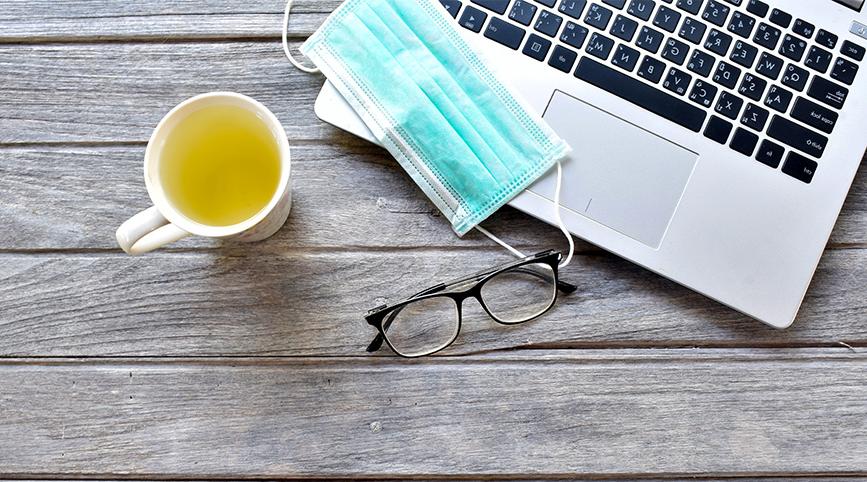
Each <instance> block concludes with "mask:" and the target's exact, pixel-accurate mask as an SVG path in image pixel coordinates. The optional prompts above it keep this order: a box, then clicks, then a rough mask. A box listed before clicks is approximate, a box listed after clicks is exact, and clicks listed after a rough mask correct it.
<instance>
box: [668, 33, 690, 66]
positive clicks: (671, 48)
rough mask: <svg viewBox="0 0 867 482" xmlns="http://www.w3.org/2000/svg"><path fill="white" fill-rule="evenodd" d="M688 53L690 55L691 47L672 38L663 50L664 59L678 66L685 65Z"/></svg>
mask: <svg viewBox="0 0 867 482" xmlns="http://www.w3.org/2000/svg"><path fill="white" fill-rule="evenodd" d="M687 53H689V46H687V45H686V44H685V43H683V42H681V41H680V40H675V39H673V38H670V39H668V41H667V42H665V47H663V49H662V58H664V59H665V60H668V61H670V62H673V63H675V64H677V65H683V62H684V60H686V54H687Z"/></svg>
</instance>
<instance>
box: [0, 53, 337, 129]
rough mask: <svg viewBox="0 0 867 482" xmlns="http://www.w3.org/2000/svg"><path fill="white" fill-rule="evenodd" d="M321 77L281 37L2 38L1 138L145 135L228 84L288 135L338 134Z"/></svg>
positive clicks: (0, 63)
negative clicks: (328, 118) (322, 96)
mask: <svg viewBox="0 0 867 482" xmlns="http://www.w3.org/2000/svg"><path fill="white" fill-rule="evenodd" d="M323 82H324V77H322V76H318V75H310V74H305V73H303V72H299V71H298V70H296V69H295V68H294V67H292V65H291V64H289V62H288V60H286V58H285V57H284V56H283V50H282V48H281V46H280V43H279V42H261V43H250V42H217V43H173V44H166V43H145V44H126V43H99V44H77V45H63V44H49V45H40V44H37V45H0V85H2V86H3V90H4V93H5V95H2V96H0V144H9V143H39V142H67V143H69V142H79V143H97V142H111V143H129V142H145V141H147V140H148V139H149V138H150V135H151V132H152V131H153V129H154V127H156V125H157V123H158V122H159V120H160V119H161V118H162V117H163V116H164V115H165V114H166V113H167V112H168V111H169V110H170V109H171V108H172V107H174V106H175V105H177V104H178V103H180V102H181V101H183V100H185V99H187V98H189V97H192V96H194V95H197V94H201V93H203V92H211V91H226V90H228V91H234V92H239V93H242V94H247V95H250V96H252V97H254V98H256V99H257V100H259V101H261V102H262V103H264V104H265V105H266V106H268V107H269V108H270V109H271V110H272V111H273V112H274V113H275V114H276V115H277V117H279V118H280V120H281V121H283V125H284V126H285V127H286V130H287V133H288V135H289V137H290V139H293V140H299V139H311V138H315V139H323V138H327V137H328V136H329V135H330V133H333V132H335V131H336V129H334V128H330V127H326V126H325V125H324V124H323V123H322V122H321V121H319V120H318V119H317V118H316V116H315V115H314V113H313V104H314V101H315V100H316V96H317V95H318V93H319V88H320V87H321V86H322V83H323Z"/></svg>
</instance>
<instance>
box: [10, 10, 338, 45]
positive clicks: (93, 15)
mask: <svg viewBox="0 0 867 482" xmlns="http://www.w3.org/2000/svg"><path fill="white" fill-rule="evenodd" d="M339 4H340V0H295V3H294V7H293V9H292V12H293V14H292V16H291V17H290V19H291V21H290V24H289V27H290V28H289V32H290V35H292V36H295V37H298V36H307V35H309V34H310V33H312V32H313V31H314V30H316V28H318V26H319V25H320V24H321V23H322V21H323V20H324V19H325V17H326V15H327V14H328V13H330V12H331V11H333V10H334V9H335V8H336V7H337V5H339ZM285 5H286V2H285V1H283V0H269V1H262V0H255V1H244V0H228V1H219V2H215V1H209V0H184V1H183V2H165V1H161V0H143V1H142V0H137V1H134V2H117V1H111V0H96V1H94V0H64V1H63V2H57V1H48V0H35V1H31V0H5V1H4V2H3V10H2V11H0V42H34V41H88V40H99V39H118V38H121V39H127V40H154V39H155V40H164V39H177V38H251V39H258V38H263V37H268V38H279V36H280V29H281V27H282V24H283V8H284V7H285Z"/></svg>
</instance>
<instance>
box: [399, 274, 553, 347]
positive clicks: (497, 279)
mask: <svg viewBox="0 0 867 482" xmlns="http://www.w3.org/2000/svg"><path fill="white" fill-rule="evenodd" d="M556 297H557V284H556V282H555V274H554V269H553V268H552V267H551V266H550V265H547V264H544V263H532V264H526V265H522V266H517V267H515V268H511V269H509V270H506V271H503V272H501V273H497V274H496V275H495V276H493V277H492V278H490V279H488V280H487V281H486V282H485V283H484V284H483V285H482V288H481V298H482V303H483V304H484V305H485V307H486V308H487V310H488V312H489V313H490V315H491V316H493V317H494V319H495V320H496V321H498V322H500V323H505V324H515V323H523V322H526V321H529V320H532V319H533V318H535V317H537V316H539V315H541V314H542V313H544V312H545V311H547V310H548V309H549V308H551V306H552V305H553V304H554V300H555V299H556ZM458 330H460V313H459V311H458V307H457V304H456V301H455V300H454V299H453V298H451V297H448V296H436V297H432V298H422V299H419V300H416V301H413V302H412V303H408V304H407V305H405V306H403V307H402V308H400V309H398V310H395V311H394V312H393V313H392V314H391V315H389V316H388V317H387V318H386V321H385V324H384V331H385V332H386V338H387V340H388V342H389V344H391V346H392V348H394V350H395V351H397V352H398V353H400V354H401V355H403V356H408V357H416V356H423V355H429V354H431V353H433V352H436V351H439V350H441V349H443V348H445V347H446V346H448V345H449V344H451V343H452V342H453V341H454V340H455V338H456V337H457V335H458Z"/></svg>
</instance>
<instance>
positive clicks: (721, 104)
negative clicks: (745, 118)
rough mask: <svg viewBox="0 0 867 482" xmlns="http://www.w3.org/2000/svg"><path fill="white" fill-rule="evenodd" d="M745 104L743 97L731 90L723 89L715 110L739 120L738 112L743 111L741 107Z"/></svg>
mask: <svg viewBox="0 0 867 482" xmlns="http://www.w3.org/2000/svg"><path fill="white" fill-rule="evenodd" d="M743 106H744V100H743V99H741V98H740V97H738V96H736V95H734V94H732V93H731V92H726V91H723V93H722V94H720V96H719V101H718V102H717V103H716V107H715V108H714V110H715V111H716V113H717V114H720V115H723V116H726V117H728V118H729V119H731V120H737V118H738V114H740V113H741V107H743Z"/></svg>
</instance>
